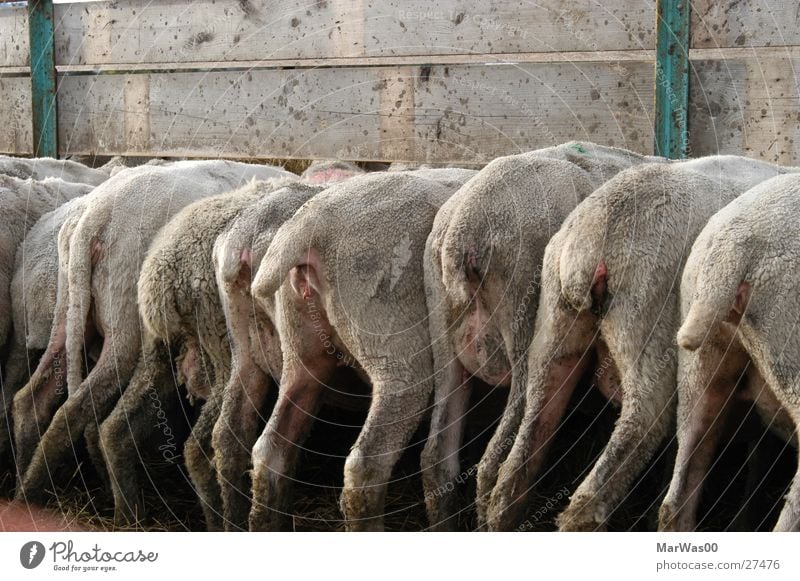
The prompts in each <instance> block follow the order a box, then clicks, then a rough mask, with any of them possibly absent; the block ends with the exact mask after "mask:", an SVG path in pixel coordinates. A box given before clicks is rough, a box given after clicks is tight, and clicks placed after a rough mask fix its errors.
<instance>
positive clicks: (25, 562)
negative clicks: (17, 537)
mask: <svg viewBox="0 0 800 581" xmlns="http://www.w3.org/2000/svg"><path fill="white" fill-rule="evenodd" d="M44 553H45V551H44V545H43V544H42V543H40V542H39V541H30V542H28V543H25V544H24V545H22V548H21V549H20V550H19V562H20V563H22V566H23V567H25V568H26V569H35V568H36V567H38V566H39V565H41V564H42V561H43V560H44Z"/></svg>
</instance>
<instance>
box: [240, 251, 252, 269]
mask: <svg viewBox="0 0 800 581" xmlns="http://www.w3.org/2000/svg"><path fill="white" fill-rule="evenodd" d="M239 262H240V263H241V264H242V265H246V266H247V267H248V268H251V267H252V266H253V256H252V255H251V254H250V249H249V248H243V249H242V253H241V254H240V255H239Z"/></svg>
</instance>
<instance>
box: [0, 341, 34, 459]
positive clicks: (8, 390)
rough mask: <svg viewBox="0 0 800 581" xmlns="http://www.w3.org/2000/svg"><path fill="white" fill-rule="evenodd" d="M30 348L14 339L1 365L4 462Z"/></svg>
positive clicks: (0, 451) (0, 429) (0, 438)
mask: <svg viewBox="0 0 800 581" xmlns="http://www.w3.org/2000/svg"><path fill="white" fill-rule="evenodd" d="M28 356H29V353H28V350H27V349H26V348H25V345H21V344H19V343H18V342H17V341H12V343H11V349H9V352H8V356H7V358H6V364H5V366H0V372H1V373H2V379H0V391H2V395H1V396H0V462H3V461H4V459H5V457H6V455H7V454H8V452H9V451H10V447H11V442H12V434H13V427H12V426H13V425H14V423H13V420H12V415H11V414H12V411H13V402H14V396H15V395H16V394H17V392H18V391H19V389H20V388H21V387H23V386H24V385H25V384H26V383H27V381H26V375H27V374H28V370H29V365H30V363H29V361H28Z"/></svg>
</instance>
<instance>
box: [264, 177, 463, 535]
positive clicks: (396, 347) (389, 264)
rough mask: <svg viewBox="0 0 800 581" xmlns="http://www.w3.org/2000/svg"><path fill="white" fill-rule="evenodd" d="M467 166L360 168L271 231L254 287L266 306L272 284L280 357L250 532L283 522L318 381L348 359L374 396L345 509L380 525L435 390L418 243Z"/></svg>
mask: <svg viewBox="0 0 800 581" xmlns="http://www.w3.org/2000/svg"><path fill="white" fill-rule="evenodd" d="M474 174H475V172H473V171H469V170H454V169H453V170H422V171H418V172H401V173H388V172H386V173H376V174H369V175H366V176H360V177H356V178H353V179H351V180H349V181H347V182H345V183H343V184H338V185H335V186H332V187H330V188H328V189H327V190H325V191H324V192H322V193H320V194H317V195H316V196H314V197H312V198H311V199H310V200H308V201H307V202H306V203H305V204H304V205H303V206H302V207H301V208H300V209H299V210H298V211H297V213H295V215H294V216H293V217H292V218H290V219H289V220H287V221H286V222H285V223H284V224H283V225H282V226H281V227H280V228H279V229H278V231H277V233H276V234H275V237H274V238H273V241H272V244H270V246H269V249H268V250H267V252H266V254H265V255H264V258H263V260H262V261H261V264H260V266H259V268H258V271H257V273H256V276H255V278H254V279H253V284H252V293H253V296H254V298H255V299H256V300H257V301H260V302H261V303H262V308H264V310H265V311H267V312H269V311H270V310H273V309H271V308H270V305H271V304H272V300H273V294H275V293H276V291H277V295H276V296H275V297H274V301H275V303H274V305H275V307H274V317H275V318H274V321H275V324H276V327H277V329H278V334H279V337H280V345H281V348H282V355H283V360H282V364H281V368H282V369H281V384H280V390H279V394H278V400H277V402H276V404H275V407H274V408H273V411H272V414H271V416H270V418H269V420H268V422H267V425H266V427H265V429H264V431H263V433H262V434H261V435H260V436H259V438H258V440H257V441H256V443H255V445H254V446H253V451H252V463H253V472H252V480H253V508H252V510H251V513H250V528H251V530H260V529H282V528H286V527H287V525H288V519H287V518H286V514H287V510H286V509H287V508H288V504H289V488H290V480H291V475H292V473H293V470H294V465H295V463H296V460H297V452H298V448H299V446H300V445H301V444H302V442H303V440H304V438H305V436H306V435H307V433H308V431H309V429H310V427H311V424H312V420H313V416H314V414H315V412H316V410H317V409H318V407H319V405H320V403H321V397H322V395H323V393H324V392H325V391H326V390H325V387H324V385H325V382H327V381H328V380H329V379H330V378H331V375H332V374H333V372H334V371H335V369H336V367H337V366H343V365H345V366H348V367H352V368H355V369H356V370H358V371H359V372H360V373H361V374H362V375H365V376H366V377H368V378H369V380H370V382H371V384H372V402H371V405H370V409H369V413H368V416H367V420H366V423H365V424H364V427H363V429H362V430H361V434H360V435H359V437H358V440H357V441H356V443H355V445H354V447H353V449H352V451H351V453H350V455H349V456H348V458H347V461H346V463H345V471H344V490H343V491H342V497H341V508H342V511H343V512H344V515H345V518H346V522H347V526H348V528H349V529H351V530H362V529H364V530H366V529H381V528H382V527H383V518H382V516H381V515H382V508H383V502H384V497H385V494H386V490H387V486H388V480H389V478H390V475H391V471H392V468H393V467H394V464H395V463H396V461H397V459H398V458H399V457H400V454H401V452H402V450H403V448H404V447H405V446H406V445H407V444H408V442H409V440H410V438H411V436H412V435H413V433H414V431H415V429H416V428H417V425H418V424H419V422H420V420H421V418H422V415H423V413H424V412H425V409H426V406H427V403H428V398H429V396H430V394H431V391H432V387H433V386H432V381H431V378H432V371H433V370H432V360H431V356H430V349H429V335H428V329H427V324H426V317H427V307H426V302H425V288H424V284H423V271H422V253H423V249H424V246H425V240H426V238H427V236H428V233H429V232H430V228H431V226H432V225H433V219H434V216H435V214H436V211H437V210H438V208H439V206H441V204H442V203H444V201H445V200H446V199H447V198H448V197H449V196H450V195H451V194H452V193H453V192H454V191H455V190H456V189H458V188H459V187H460V186H461V185H463V183H464V182H465V181H466V180H468V179H469V178H471V177H472V176H473V175H474ZM287 277H288V280H287ZM284 281H286V282H284ZM279 289H280V290H279Z"/></svg>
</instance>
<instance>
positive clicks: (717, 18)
mask: <svg viewBox="0 0 800 581" xmlns="http://www.w3.org/2000/svg"><path fill="white" fill-rule="evenodd" d="M691 28H692V47H693V48H716V47H748V46H786V45H798V44H800V4H798V2H797V0H692V26H691Z"/></svg>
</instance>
